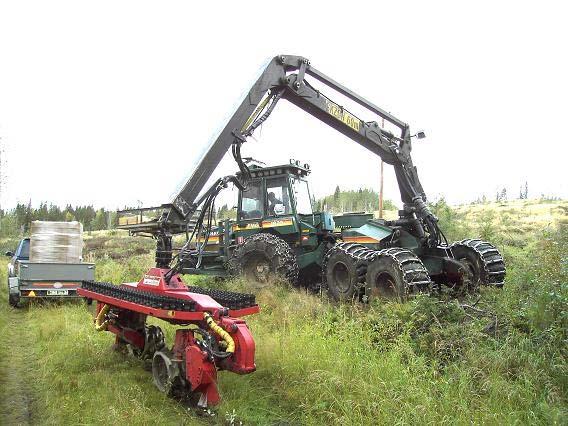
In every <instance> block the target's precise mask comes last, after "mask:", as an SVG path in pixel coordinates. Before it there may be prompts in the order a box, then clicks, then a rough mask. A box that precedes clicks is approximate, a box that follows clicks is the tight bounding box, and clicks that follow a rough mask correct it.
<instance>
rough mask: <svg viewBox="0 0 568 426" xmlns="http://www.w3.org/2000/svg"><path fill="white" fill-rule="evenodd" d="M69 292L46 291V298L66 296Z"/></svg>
mask: <svg viewBox="0 0 568 426" xmlns="http://www.w3.org/2000/svg"><path fill="white" fill-rule="evenodd" d="M68 294H69V290H47V295H48V296H67V295H68Z"/></svg>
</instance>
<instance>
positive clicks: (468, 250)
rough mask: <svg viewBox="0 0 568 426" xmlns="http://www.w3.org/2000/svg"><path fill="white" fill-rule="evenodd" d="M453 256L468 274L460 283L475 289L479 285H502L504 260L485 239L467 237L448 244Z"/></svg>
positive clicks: (504, 269)
mask: <svg viewBox="0 0 568 426" xmlns="http://www.w3.org/2000/svg"><path fill="white" fill-rule="evenodd" d="M450 248H451V250H452V253H453V255H454V258H455V259H456V260H458V261H460V262H461V263H462V264H463V265H464V266H465V268H466V272H467V274H468V276H466V277H464V279H463V280H462V283H461V284H462V285H464V286H467V287H468V289H475V288H477V287H479V286H480V285H492V286H496V287H502V286H503V282H504V281H505V274H506V273H507V271H506V268H505V262H504V261H503V256H501V253H499V250H497V248H496V247H495V246H494V245H493V244H491V243H488V242H486V241H482V240H478V239H467V240H463V241H458V242H455V243H453V244H452V245H451V246H450Z"/></svg>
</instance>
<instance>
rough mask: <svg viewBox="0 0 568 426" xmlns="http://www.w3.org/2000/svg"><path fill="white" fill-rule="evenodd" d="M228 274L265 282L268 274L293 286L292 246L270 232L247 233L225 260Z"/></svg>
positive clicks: (296, 270)
mask: <svg viewBox="0 0 568 426" xmlns="http://www.w3.org/2000/svg"><path fill="white" fill-rule="evenodd" d="M227 267H228V270H229V274H230V275H232V276H245V277H246V278H247V279H250V280H253V281H256V282H259V283H266V282H268V281H269V279H270V277H271V276H280V277H282V278H284V279H285V280H287V281H288V282H290V283H291V284H293V285H296V284H297V282H298V274H299V268H298V262H297V260H296V254H295V253H294V251H293V250H292V248H291V247H290V246H289V245H288V243H286V241H284V240H283V239H282V238H279V237H277V236H275V235H272V234H266V233H260V234H255V235H251V236H250V237H248V238H247V239H245V241H244V242H243V243H242V244H241V245H240V246H238V247H237V248H236V249H235V250H234V252H233V255H232V256H231V258H230V259H229V262H228V265H227Z"/></svg>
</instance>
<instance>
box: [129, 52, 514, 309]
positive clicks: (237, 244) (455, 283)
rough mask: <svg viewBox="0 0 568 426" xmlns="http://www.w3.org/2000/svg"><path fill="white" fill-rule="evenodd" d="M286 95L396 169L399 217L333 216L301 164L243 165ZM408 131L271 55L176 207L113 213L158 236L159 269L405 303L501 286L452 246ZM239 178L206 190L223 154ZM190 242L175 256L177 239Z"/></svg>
mask: <svg viewBox="0 0 568 426" xmlns="http://www.w3.org/2000/svg"><path fill="white" fill-rule="evenodd" d="M306 77H311V78H313V79H314V80H317V81H319V82H320V83H323V84H324V85H325V86H327V87H329V88H331V89H333V90H335V91H336V92H339V93H340V94H341V95H343V96H345V97H347V98H348V99H350V100H351V101H353V102H355V103H356V104H358V105H359V106H360V107H362V108H363V109H364V110H366V111H368V112H369V113H370V114H371V115H372V116H373V117H377V118H381V119H382V120H384V121H386V122H388V123H390V124H391V125H392V126H393V127H395V128H397V129H399V130H400V133H399V134H398V131H397V132H395V133H396V134H393V133H391V132H390V131H387V130H385V129H383V128H381V127H379V125H378V123H377V122H376V121H369V120H363V119H360V118H359V117H357V116H355V115H354V114H352V113H351V112H349V111H348V110H347V109H345V108H343V107H342V106H340V105H339V104H337V103H335V102H334V101H332V100H331V99H330V98H328V97H327V96H325V95H324V94H322V93H321V92H320V91H319V90H318V89H316V88H315V87H314V86H312V84H311V83H310V82H309V81H308V80H307V79H306ZM281 99H286V100H288V101H289V102H291V103H293V104H294V105H296V106H298V107H299V108H301V109H302V110H303V111H306V112H307V113H309V114H311V115H312V116H314V117H315V118H317V119H319V120H321V121H322V122H324V123H326V124H327V125H329V126H331V127H332V128H334V129H336V130H337V131H339V132H341V133H342V134H344V135H345V136H347V137H348V138H350V139H352V140H354V141H355V142H357V143H358V144H360V145H362V146H363V147H365V148H367V149H368V150H369V151H371V152H372V153H374V154H376V155H378V156H379V157H380V158H382V160H383V161H384V162H385V163H387V164H390V165H392V166H393V167H394V170H395V173H396V177H397V181H398V185H399V188H400V193H401V199H402V202H403V203H404V206H403V209H402V210H400V211H399V219H397V220H391V221H387V220H382V219H374V218H373V215H372V214H365V213H354V214H343V215H338V216H332V215H330V214H329V213H327V212H314V211H313V210H312V207H313V206H312V196H311V194H310V192H309V186H308V182H307V176H308V174H309V172H310V169H309V166H308V165H307V164H300V162H298V161H294V160H291V161H290V164H284V165H278V166H269V167H260V166H258V165H256V164H249V163H248V161H245V160H243V158H242V157H241V146H242V144H243V143H245V142H246V139H247V138H248V137H250V136H251V135H252V134H253V132H254V131H255V129H256V128H258V127H259V126H260V125H261V124H262V123H264V122H265V121H266V119H267V118H268V117H269V115H270V114H271V113H272V111H273V110H274V108H275V106H276V104H277V102H278V101H279V100H281ZM414 136H417V137H418V138H421V137H424V134H423V133H421V132H419V133H417V134H416V135H411V132H410V129H409V126H408V125H407V124H406V123H404V122H402V121H400V120H398V119H397V118H395V117H394V116H392V115H391V114H389V113H387V112H386V111H384V110H382V109H381V108H379V107H377V106H375V105H374V104H372V103H371V102H369V101H367V100H365V99H364V98H362V97H360V96H359V95H357V94H355V93H354V92H352V91H351V90H349V89H347V88H346V87H344V86H342V85H341V84H339V83H337V82H336V81H334V80H333V79H331V78H330V77H328V76H326V75H325V74H323V73H321V72H320V71H318V70H317V69H315V68H314V67H312V66H311V64H310V62H309V61H308V60H307V59H305V58H302V57H299V56H277V57H275V58H273V59H272V60H271V61H270V63H269V64H268V65H267V67H266V68H265V69H264V71H263V72H262V74H261V75H260V77H259V78H258V80H257V81H256V83H255V84H254V85H253V87H252V88H251V89H250V91H249V92H248V94H247V96H246V97H245V99H244V100H243V101H242V103H241V104H240V105H239V107H238V108H237V110H236V112H235V113H234V114H233V116H232V117H231V119H230V120H229V122H228V123H227V124H226V126H225V128H224V129H223V130H222V131H221V133H220V134H219V136H218V137H217V139H216V140H215V141H214V142H213V144H212V145H211V146H210V148H209V150H208V151H207V152H206V153H205V155H204V156H203V158H202V159H201V161H200V163H199V164H198V166H197V168H196V169H195V171H194V172H193V174H192V175H191V177H190V178H189V180H188V181H187V183H186V184H185V185H184V187H183V188H182V189H181V191H180V192H179V194H178V195H177V196H176V197H175V198H174V200H173V201H172V202H171V203H168V204H163V205H162V206H160V207H156V208H145V209H135V210H124V211H120V212H119V228H122V229H127V230H129V231H130V232H131V233H132V234H136V235H148V236H152V237H153V238H155V239H156V242H157V246H156V266H157V267H160V268H171V269H170V271H171V275H170V276H173V275H174V274H175V273H179V272H183V273H190V274H211V275H216V276H226V275H241V274H244V275H246V276H249V277H251V278H253V279H256V280H259V281H265V280H266V279H267V278H268V276H269V275H270V274H278V275H280V276H283V277H285V278H286V279H288V280H289V281H290V282H292V283H293V284H303V285H308V286H310V287H312V288H319V286H320V284H323V286H324V288H325V289H327V291H328V293H329V294H330V296H332V297H333V298H335V299H338V300H348V299H359V300H363V301H365V300H368V299H369V298H370V297H373V296H377V295H384V296H394V297H404V296H406V295H407V294H410V293H414V292H417V291H423V290H428V289H430V288H431V287H432V286H433V285H440V284H445V285H449V286H451V287H459V288H462V289H463V288H465V289H470V288H475V287H477V286H478V285H479V284H491V285H496V286H501V285H502V284H503V280H504V277H505V265H504V263H503V258H502V257H501V255H500V253H499V252H498V251H497V249H496V248H495V247H494V246H493V245H491V244H490V243H488V242H484V241H481V240H477V239H469V240H463V241H460V242H456V243H453V244H448V242H447V241H446V239H445V237H444V235H443V233H442V232H441V230H440V228H439V227H438V223H437V222H438V219H437V218H436V217H435V216H434V215H433V214H432V212H431V211H430V209H429V208H428V206H427V204H426V195H425V194H424V190H423V189H422V185H421V184H420V181H419V179H418V175H417V171H416V167H414V165H413V164H412V159H411V157H410V152H411V148H412V143H411V138H413V137H414ZM229 149H230V150H232V154H233V157H234V158H235V161H236V162H237V164H238V166H239V172H238V173H237V174H235V175H231V176H225V177H223V178H220V179H218V180H216V181H215V182H214V183H213V185H212V186H211V187H209V188H208V189H207V190H205V191H203V188H204V187H205V184H206V183H207V181H208V180H209V179H210V177H211V175H212V173H213V172H214V170H215V169H216V167H217V165H218V164H219V162H220V161H221V159H222V157H223V156H224V155H225V153H226V152H228V151H229ZM230 183H232V184H234V185H235V186H236V187H237V188H238V190H239V203H238V208H237V218H236V219H235V220H223V221H220V222H219V223H214V212H215V198H216V197H217V195H218V194H219V192H220V191H222V190H223V189H224V188H226V187H227V186H228V185H229V184H230ZM175 234H185V235H186V243H185V244H184V245H183V246H182V247H180V248H174V247H173V243H172V241H173V240H172V237H173V236H174V235H175Z"/></svg>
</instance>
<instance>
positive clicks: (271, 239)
mask: <svg viewBox="0 0 568 426" xmlns="http://www.w3.org/2000/svg"><path fill="white" fill-rule="evenodd" d="M247 241H254V242H257V241H259V242H263V243H265V244H267V245H270V246H271V247H273V248H274V254H273V255H272V257H276V256H277V257H278V258H280V259H281V261H280V266H279V267H278V270H277V271H276V273H277V274H280V275H282V276H283V277H284V278H286V280H288V281H290V282H291V283H296V282H297V281H298V275H299V272H300V271H299V268H298V262H297V260H296V256H295V254H294V252H293V251H292V248H291V247H290V246H289V245H288V243H287V242H286V241H284V240H283V239H282V238H279V237H277V236H275V235H272V234H268V233H266V232H262V233H259V234H254V235H251V236H250V237H247V239H246V240H245V241H244V242H243V243H242V244H240V245H239V246H238V247H237V248H236V249H235V251H234V252H233V255H232V256H231V259H229V262H228V265H227V266H228V269H229V273H230V274H231V275H241V274H242V267H241V266H242V265H240V262H239V261H240V256H241V251H243V250H244V247H245V244H246V243H247ZM243 255H244V254H243Z"/></svg>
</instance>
